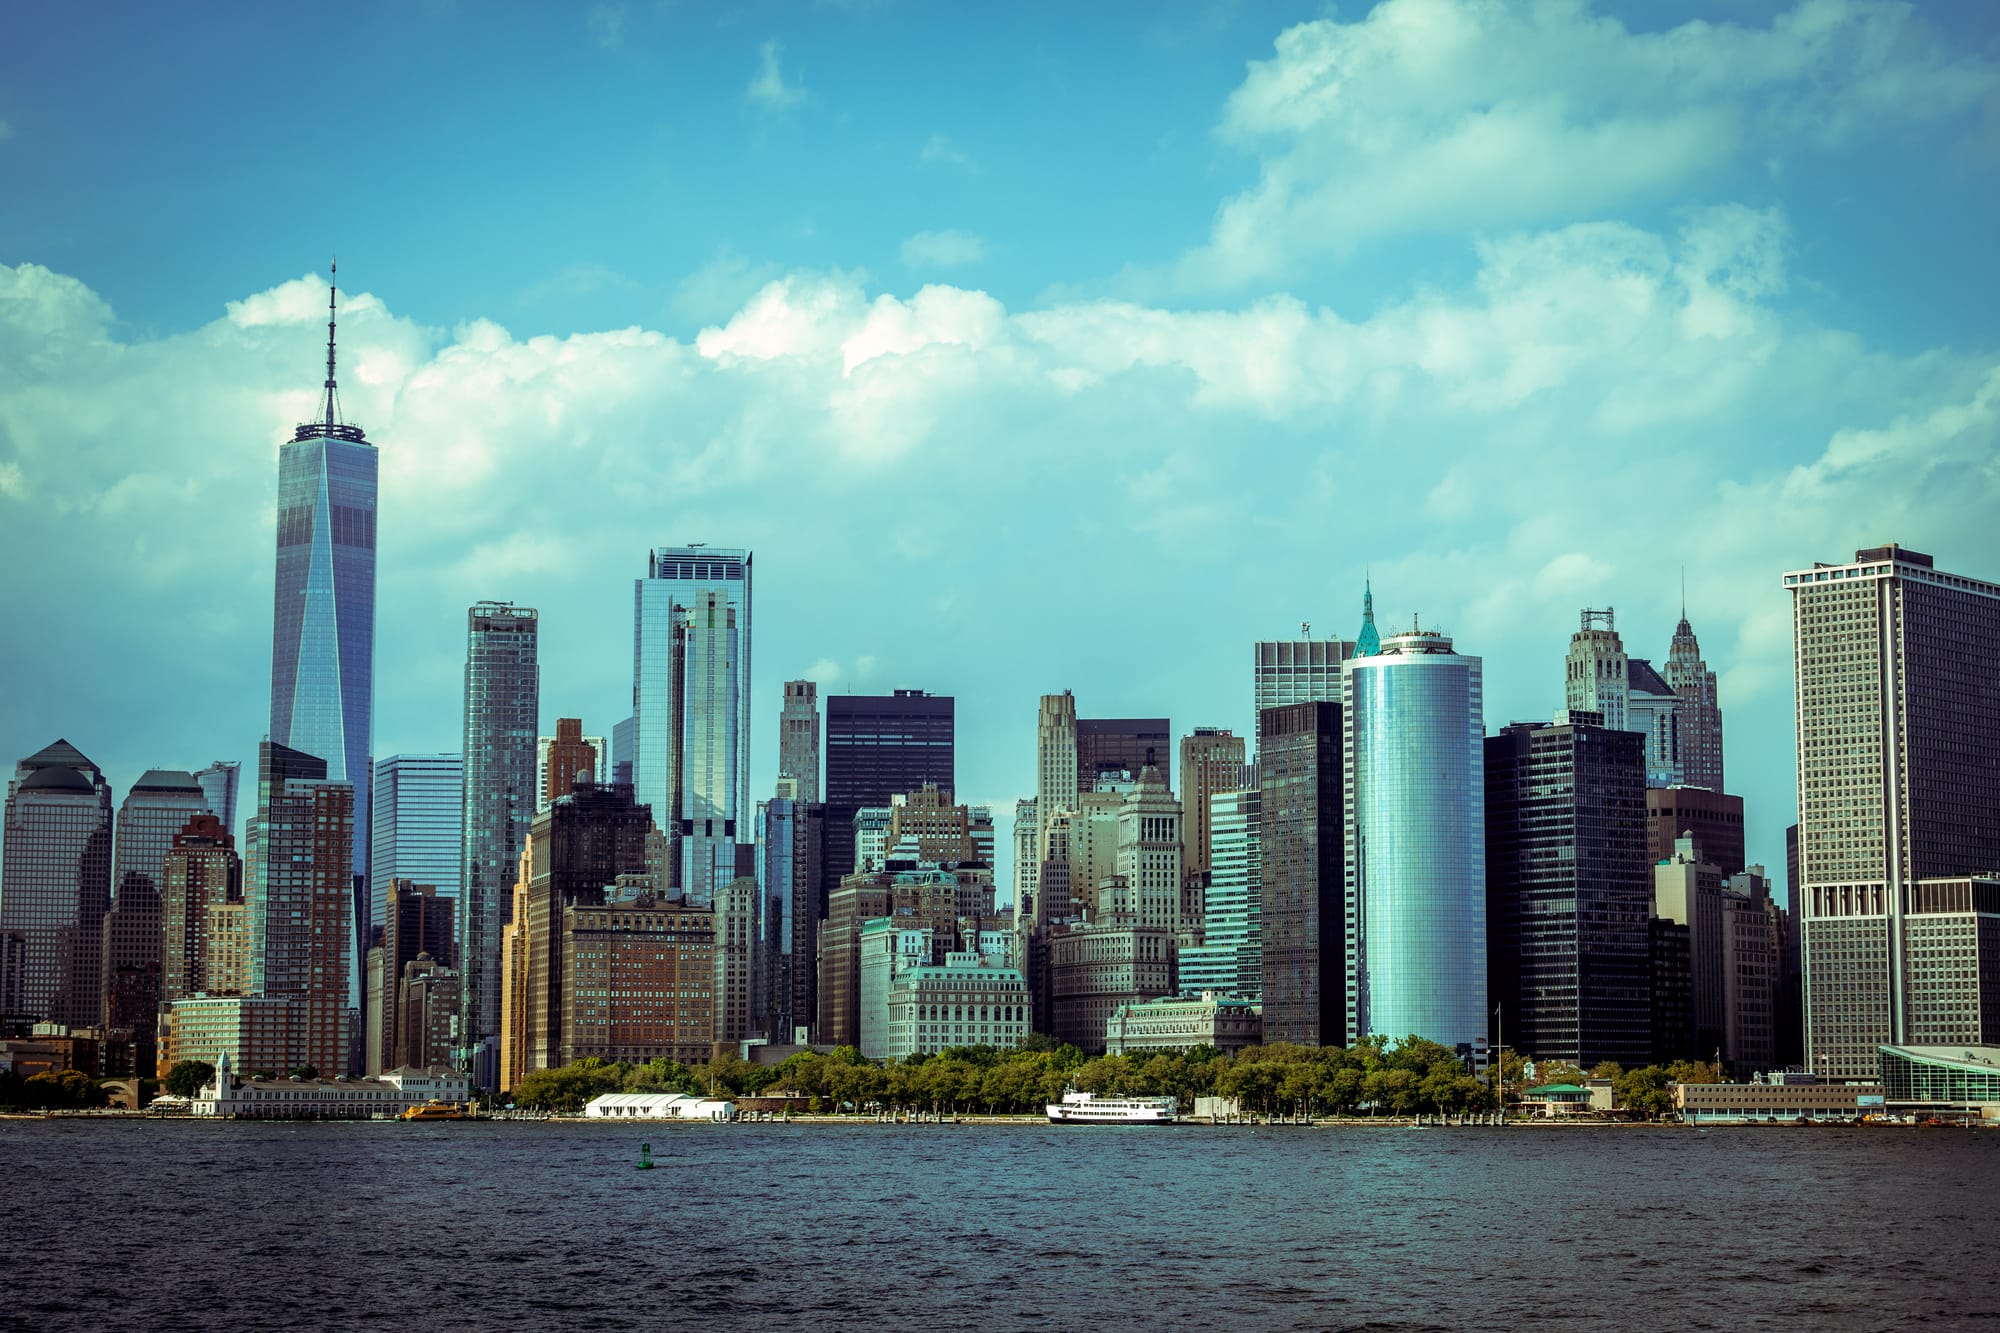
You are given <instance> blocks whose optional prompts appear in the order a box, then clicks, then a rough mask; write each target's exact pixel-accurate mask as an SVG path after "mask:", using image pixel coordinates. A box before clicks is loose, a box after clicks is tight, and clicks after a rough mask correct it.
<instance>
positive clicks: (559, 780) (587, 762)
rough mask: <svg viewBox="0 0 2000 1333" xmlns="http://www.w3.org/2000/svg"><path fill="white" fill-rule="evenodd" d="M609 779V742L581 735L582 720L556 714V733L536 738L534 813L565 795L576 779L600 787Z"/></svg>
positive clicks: (539, 811)
mask: <svg viewBox="0 0 2000 1333" xmlns="http://www.w3.org/2000/svg"><path fill="white" fill-rule="evenodd" d="M609 781H611V742H610V741H608V740H606V739H605V738H604V737H602V736H586V735H584V734H583V719H582V718H580V717H559V718H557V719H556V734H555V735H553V736H540V737H537V738H536V740H535V813H536V814H540V813H541V812H542V811H544V810H546V809H548V808H549V802H551V801H553V800H555V798H556V797H558V796H567V795H568V794H569V789H570V787H571V786H572V785H573V784H575V783H578V782H586V783H589V784H591V785H592V786H600V785H602V784H604V783H606V782H609Z"/></svg>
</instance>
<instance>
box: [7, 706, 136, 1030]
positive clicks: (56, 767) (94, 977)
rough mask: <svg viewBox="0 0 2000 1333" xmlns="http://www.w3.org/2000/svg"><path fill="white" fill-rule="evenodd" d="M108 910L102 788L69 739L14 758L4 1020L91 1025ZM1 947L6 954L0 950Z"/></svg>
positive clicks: (107, 819) (107, 804) (107, 829)
mask: <svg viewBox="0 0 2000 1333" xmlns="http://www.w3.org/2000/svg"><path fill="white" fill-rule="evenodd" d="M110 908H111V785H110V784H109V783H107V782H106V781H105V780H104V774H103V773H101V772H99V771H98V768H97V765H95V764H93V763H91V762H90V760H88V759H86V758H84V757H83V755H82V754H81V753H79V752H78V750H77V748H76V747H75V746H73V745H71V744H70V743H69V742H68V741H60V740H59V741H57V742H56V743H55V744H53V745H51V746H49V747H47V748H46V749H43V750H40V751H37V752H36V753H34V754H31V755H29V756H28V757H27V758H26V759H23V760H21V762H20V763H19V764H17V765H16V766H15V768H14V780H13V781H12V782H10V783H8V784H7V811H6V831H5V832H4V833H0V941H4V939H5V937H6V936H9V935H19V936H20V937H21V949H20V953H19V956H18V958H17V959H16V976H15V977H14V978H12V979H11V981H10V985H9V987H8V990H9V994H8V995H7V996H6V999H7V1001H9V1002H10V1007H11V1008H12V1010H13V1016H16V1017H24V1018H34V1019H48V1020H52V1021H54V1022H57V1023H67V1024H72V1025H75V1026H88V1025H91V1024H94V1023H96V1022H97V1021H98V1017H99V1011H98V1006H99V1003H100V998H101V997H100V994H99V989H98V971H99V965H100V962H101V958H102V948H103V931H104V914H105V913H106V912H107V911H109V910H110ZM0 947H5V946H4V943H0Z"/></svg>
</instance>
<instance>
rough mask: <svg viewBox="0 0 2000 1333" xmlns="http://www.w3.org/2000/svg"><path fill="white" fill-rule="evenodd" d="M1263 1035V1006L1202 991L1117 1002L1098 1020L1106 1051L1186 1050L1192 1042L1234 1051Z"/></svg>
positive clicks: (1119, 1053)
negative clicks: (1106, 1016)
mask: <svg viewBox="0 0 2000 1333" xmlns="http://www.w3.org/2000/svg"><path fill="white" fill-rule="evenodd" d="M1263 1037H1264V1018H1263V1011H1262V1010H1261V1009H1260V1008H1259V1007H1258V1006H1257V1005H1255V1004H1252V1003H1251V1002H1250V1001H1248V1000H1241V999H1236V998H1233V997H1231V996H1227V995H1218V994H1216V993H1215V992H1213V991H1203V992H1202V993H1201V994H1200V995H1169V996H1165V997H1163V998H1161V999H1157V1000H1147V1001H1145V1002H1144V1003H1142V1004H1121V1005H1119V1006H1118V1007H1117V1008H1116V1009H1114V1010H1112V1011H1111V1017H1110V1019H1109V1020H1108V1021H1107V1022H1106V1023H1105V1025H1104V1051H1105V1054H1107V1055H1136V1054H1138V1053H1139V1052H1141V1051H1189V1050H1193V1049H1194V1048H1195V1047H1197V1046H1209V1047H1213V1048H1214V1049H1215V1050H1218V1051H1223V1052H1228V1051H1240V1050H1242V1049H1243V1048H1244V1047H1245V1046H1255V1045H1257V1043H1258V1042H1260V1041H1262V1040H1263Z"/></svg>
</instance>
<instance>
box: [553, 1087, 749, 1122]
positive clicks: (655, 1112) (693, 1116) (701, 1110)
mask: <svg viewBox="0 0 2000 1333" xmlns="http://www.w3.org/2000/svg"><path fill="white" fill-rule="evenodd" d="M583 1113H584V1115H585V1116H587V1117H588V1118H590V1119H592V1120H734V1119H735V1118H736V1103H734V1102H731V1101H725V1100H722V1099H721V1098H716V1097H698V1096H696V1095H695V1094H693V1093H690V1092H607V1093H605V1094H603V1095H602V1096H598V1097H593V1098H591V1099H590V1101H589V1102H588V1103H586V1104H585V1106H584V1108H583Z"/></svg>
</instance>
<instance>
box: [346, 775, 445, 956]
mask: <svg viewBox="0 0 2000 1333" xmlns="http://www.w3.org/2000/svg"><path fill="white" fill-rule="evenodd" d="M373 836H374V840H375V847H374V853H373V855H372V856H371V857H370V858H369V866H368V900H369V924H370V925H371V926H379V925H382V924H383V922H384V919H385V918H384V916H383V912H384V910H385V904H386V903H387V902H388V896H389V885H390V883H391V882H392V881H395V880H399V879H400V880H406V881H408V882H410V883H413V884H428V885H430V886H431V887H432V888H434V889H436V890H437V891H438V892H439V893H440V894H442V895H444V896H445V897H447V898H456V897H458V895H459V892H460V890H461V888H462V887H463V883H464V878H465V872H464V865H465V757H464V756H463V755H456V754H392V755H390V756H389V757H388V758H386V759H378V760H376V761H375V831H374V835H373ZM431 952H432V953H434V954H435V953H437V950H435V949H433V950H431ZM439 956H440V957H442V955H439ZM405 961H407V960H405ZM392 989H393V988H392Z"/></svg>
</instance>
